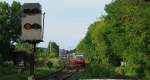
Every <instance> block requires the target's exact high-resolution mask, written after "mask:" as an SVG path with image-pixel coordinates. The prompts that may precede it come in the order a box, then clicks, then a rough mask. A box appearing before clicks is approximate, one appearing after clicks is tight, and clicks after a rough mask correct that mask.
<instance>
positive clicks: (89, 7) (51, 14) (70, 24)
mask: <svg viewBox="0 0 150 80" xmlns="http://www.w3.org/2000/svg"><path fill="white" fill-rule="evenodd" d="M0 1H6V2H8V3H10V4H11V3H12V2H13V0H0ZM15 1H19V2H21V4H23V3H32V2H36V3H37V2H38V3H40V4H41V5H42V11H43V12H45V13H46V15H45V28H44V39H43V40H44V42H41V43H40V44H38V46H39V47H45V48H46V47H47V46H48V42H49V41H53V42H56V43H57V44H58V45H59V46H60V48H61V49H74V48H75V47H76V46H77V45H78V43H79V42H80V41H81V40H82V39H83V38H84V36H85V35H86V32H87V30H88V27H89V25H90V24H92V23H94V22H95V21H96V20H98V19H99V17H100V16H102V15H105V14H106V13H105V11H104V7H105V5H106V4H109V3H110V2H111V0H15Z"/></svg>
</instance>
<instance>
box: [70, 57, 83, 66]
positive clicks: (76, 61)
mask: <svg viewBox="0 0 150 80" xmlns="http://www.w3.org/2000/svg"><path fill="white" fill-rule="evenodd" d="M69 64H74V65H79V66H85V60H84V56H83V55H81V54H76V55H74V56H73V58H71V59H69Z"/></svg>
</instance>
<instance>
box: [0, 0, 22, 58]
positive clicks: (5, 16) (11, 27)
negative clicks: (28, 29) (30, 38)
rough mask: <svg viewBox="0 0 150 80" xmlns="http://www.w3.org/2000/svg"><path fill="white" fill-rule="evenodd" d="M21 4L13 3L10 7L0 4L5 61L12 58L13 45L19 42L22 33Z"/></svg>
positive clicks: (0, 37) (0, 41)
mask: <svg viewBox="0 0 150 80" xmlns="http://www.w3.org/2000/svg"><path fill="white" fill-rule="evenodd" d="M20 11H21V4H20V3H18V2H15V1H14V2H13V3H12V5H9V4H8V3H6V2H0V45H1V46H0V54H1V55H2V58H3V60H8V59H9V58H10V56H9V55H10V54H9V53H10V52H11V51H12V48H11V47H12V44H13V43H14V42H16V41H17V39H18V38H19V35H20V31H21V18H20Z"/></svg>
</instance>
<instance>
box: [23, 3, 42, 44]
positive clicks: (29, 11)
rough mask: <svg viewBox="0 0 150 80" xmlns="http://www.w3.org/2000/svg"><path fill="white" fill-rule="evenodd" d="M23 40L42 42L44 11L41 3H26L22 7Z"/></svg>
mask: <svg viewBox="0 0 150 80" xmlns="http://www.w3.org/2000/svg"><path fill="white" fill-rule="evenodd" d="M22 8H23V11H22V15H23V16H22V33H21V39H22V40H25V41H26V40H29V41H30V40H38V41H42V38H43V27H42V20H41V19H42V11H41V5H40V4H39V3H25V4H23V6H22Z"/></svg>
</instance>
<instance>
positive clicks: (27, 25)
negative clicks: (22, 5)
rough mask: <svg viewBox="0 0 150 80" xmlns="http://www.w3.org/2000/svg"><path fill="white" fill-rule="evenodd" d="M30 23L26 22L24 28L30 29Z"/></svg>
mask: <svg viewBox="0 0 150 80" xmlns="http://www.w3.org/2000/svg"><path fill="white" fill-rule="evenodd" d="M31 26H32V25H31V24H30V23H26V24H25V25H24V28H25V29H26V30H29V29H31Z"/></svg>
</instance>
